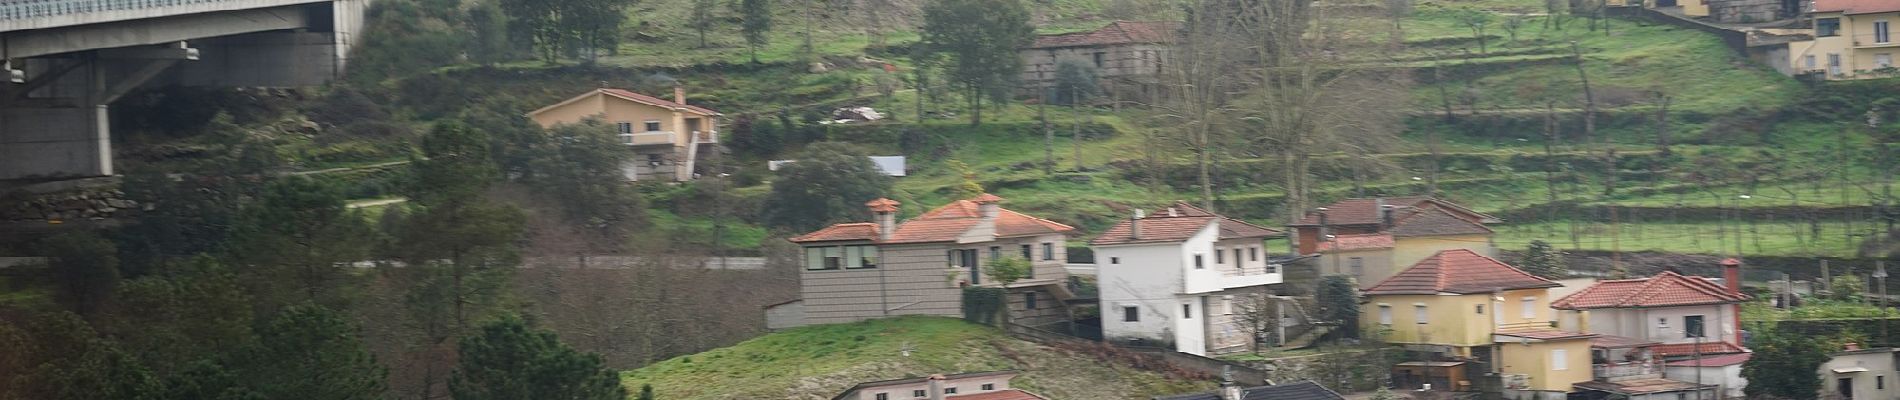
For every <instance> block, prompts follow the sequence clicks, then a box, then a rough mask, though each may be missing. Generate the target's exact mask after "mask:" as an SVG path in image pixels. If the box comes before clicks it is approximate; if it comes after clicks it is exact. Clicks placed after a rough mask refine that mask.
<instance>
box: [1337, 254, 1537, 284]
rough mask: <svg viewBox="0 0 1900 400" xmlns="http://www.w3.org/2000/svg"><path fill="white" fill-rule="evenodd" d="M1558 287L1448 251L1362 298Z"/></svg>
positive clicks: (1482, 259)
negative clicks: (1369, 296)
mask: <svg viewBox="0 0 1900 400" xmlns="http://www.w3.org/2000/svg"><path fill="white" fill-rule="evenodd" d="M1558 286H1563V285H1559V284H1557V282H1551V281H1550V280H1549V279H1544V278H1539V277H1537V276H1535V275H1531V274H1528V273H1525V272H1524V271H1521V270H1518V269H1517V268H1516V267H1512V266H1510V265H1509V264H1505V263H1504V262H1502V261H1498V260H1496V259H1493V258H1491V257H1485V256H1483V255H1480V254H1478V253H1474V252H1472V251H1471V250H1467V249H1452V250H1444V251H1440V252H1438V254H1434V255H1432V256H1431V257H1429V258H1426V259H1424V260H1420V261H1419V262H1418V263H1417V264H1412V267H1411V268H1406V269H1405V270H1404V271H1399V273H1398V274H1395V275H1392V277H1390V278H1386V279H1385V280H1383V281H1379V283H1378V284H1375V285H1372V286H1371V287H1368V288H1366V291H1365V294H1367V295H1387V294H1438V293H1456V294H1472V293H1489V292H1491V291H1493V290H1513V289H1534V288H1549V287H1558Z"/></svg>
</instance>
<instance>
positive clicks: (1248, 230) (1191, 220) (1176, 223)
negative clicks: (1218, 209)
mask: <svg viewBox="0 0 1900 400" xmlns="http://www.w3.org/2000/svg"><path fill="white" fill-rule="evenodd" d="M1165 210H1168V211H1163V212H1156V213H1154V214H1151V215H1149V216H1147V217H1145V218H1142V219H1141V224H1140V225H1141V238H1140V239H1136V238H1135V237H1134V235H1133V230H1132V229H1131V226H1132V225H1134V224H1133V223H1132V222H1131V221H1130V220H1126V219H1125V220H1122V221H1121V222H1118V223H1116V224H1115V226H1111V227H1109V228H1108V230H1107V231H1103V232H1102V235H1101V236H1097V237H1095V240H1091V241H1089V244H1091V245H1115V244H1131V243H1161V242H1178V241H1182V240H1187V238H1188V237H1190V236H1194V233H1195V232H1200V231H1201V228H1204V227H1206V226H1207V224H1209V223H1212V222H1215V221H1219V222H1220V238H1221V239H1243V238H1265V237H1273V236H1279V235H1281V234H1282V232H1280V231H1279V230H1276V229H1272V228H1266V227H1262V226H1259V225H1254V224H1250V223H1247V222H1246V221H1241V220H1237V219H1233V218H1227V217H1224V216H1221V215H1218V214H1214V213H1212V212H1208V211H1207V210H1204V209H1201V208H1200V207H1195V206H1193V205H1190V204H1187V203H1185V202H1175V203H1174V204H1173V205H1170V206H1169V207H1167V208H1165ZM1170 212H1172V214H1170Z"/></svg>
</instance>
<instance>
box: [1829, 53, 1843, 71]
mask: <svg viewBox="0 0 1900 400" xmlns="http://www.w3.org/2000/svg"><path fill="white" fill-rule="evenodd" d="M1827 74H1828V75H1840V74H1841V54H1840V53H1827Z"/></svg>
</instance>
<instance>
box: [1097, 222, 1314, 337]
mask: <svg viewBox="0 0 1900 400" xmlns="http://www.w3.org/2000/svg"><path fill="white" fill-rule="evenodd" d="M1282 235H1283V233H1282V232H1280V231H1278V230H1274V229H1269V228H1264V227H1260V226H1258V225H1253V224H1249V223H1246V222H1242V221H1240V220H1236V219H1232V218H1227V217H1224V216H1220V215H1216V214H1214V213H1211V212H1208V211H1207V210H1203V209H1200V208H1198V207H1194V206H1192V205H1188V204H1187V203H1183V202H1176V203H1175V204H1173V205H1171V206H1168V207H1166V208H1163V209H1160V210H1157V211H1156V212H1155V213H1154V214H1153V215H1146V213H1144V212H1142V211H1140V210H1137V211H1136V212H1135V216H1134V218H1131V219H1127V220H1123V221H1121V222H1120V223H1117V224H1115V226H1113V227H1110V228H1109V229H1108V230H1107V231H1106V232H1103V233H1102V235H1101V236H1099V237H1096V238H1095V240H1093V241H1090V242H1089V245H1090V247H1091V248H1093V249H1094V251H1095V262H1096V267H1097V269H1098V270H1097V284H1098V286H1099V287H1100V288H1101V292H1100V294H1101V307H1102V334H1103V336H1104V337H1105V338H1107V339H1109V340H1114V341H1119V342H1137V341H1139V342H1147V343H1152V344H1170V343H1171V344H1172V346H1173V347H1174V348H1175V350H1176V351H1180V352H1184V353H1191V354H1196V355H1206V354H1208V353H1220V352H1223V351H1230V350H1238V349H1244V348H1246V347H1247V345H1248V344H1249V343H1250V342H1251V340H1252V335H1251V334H1250V333H1249V332H1246V331H1245V330H1243V329H1241V327H1240V326H1239V325H1238V324H1237V323H1236V319H1235V318H1234V314H1235V313H1236V312H1238V311H1239V310H1237V309H1236V306H1235V302H1236V301H1243V302H1244V301H1249V299H1252V298H1256V297H1254V296H1262V295H1264V293H1265V288H1266V286H1267V285H1273V284H1278V283H1280V282H1281V272H1280V269H1281V268H1280V266H1279V265H1276V264H1274V263H1273V262H1272V261H1271V260H1270V259H1269V258H1268V255H1267V249H1266V246H1265V243H1263V240H1264V239H1266V238H1269V237H1278V236H1282Z"/></svg>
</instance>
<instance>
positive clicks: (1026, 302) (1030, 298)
mask: <svg viewBox="0 0 1900 400" xmlns="http://www.w3.org/2000/svg"><path fill="white" fill-rule="evenodd" d="M1023 309H1024V310H1031V311H1034V310H1035V309H1036V292H1029V293H1023Z"/></svg>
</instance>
